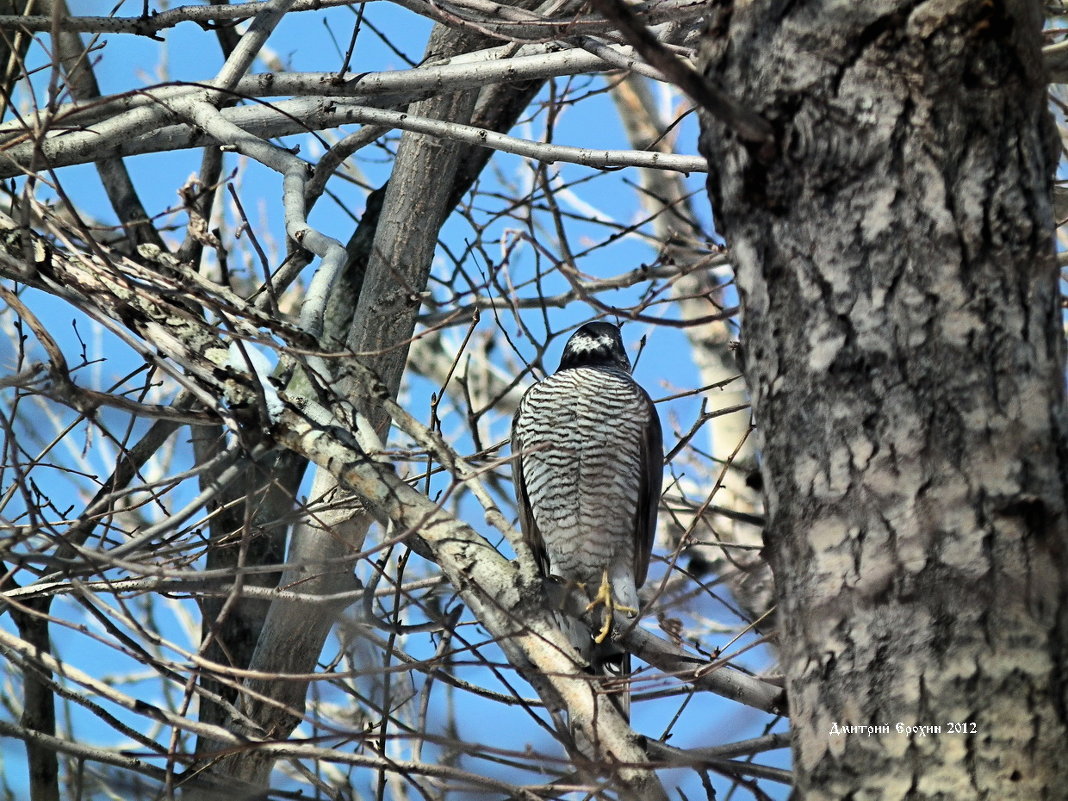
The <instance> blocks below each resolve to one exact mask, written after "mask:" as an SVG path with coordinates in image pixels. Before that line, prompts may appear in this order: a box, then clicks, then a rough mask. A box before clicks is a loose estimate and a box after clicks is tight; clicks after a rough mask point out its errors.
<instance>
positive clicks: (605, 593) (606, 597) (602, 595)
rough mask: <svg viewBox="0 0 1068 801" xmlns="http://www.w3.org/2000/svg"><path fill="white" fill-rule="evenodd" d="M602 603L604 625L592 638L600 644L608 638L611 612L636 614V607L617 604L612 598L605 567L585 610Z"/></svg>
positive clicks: (610, 626) (610, 628)
mask: <svg viewBox="0 0 1068 801" xmlns="http://www.w3.org/2000/svg"><path fill="white" fill-rule="evenodd" d="M600 605H603V606H604V609H605V615H604V625H602V626H601V630H600V631H599V632H597V636H596V637H594V638H593V641H594V642H595V643H597V644H598V645H600V644H601V643H603V642H604V641H605V640H606V639H608V633H609V632H610V631H611V630H612V613H613V612H614V611H615V610H617V609H618V610H619V611H620V612H632V613H634V614H638V610H637V609H632V608H631V607H629V606H617V605H616V602H615V601H614V600H613V599H612V585H610V584H609V583H608V570H607V569H605V571H604V574H603V576H602V577H601V586H600V587H598V588H597V595H595V596H594V597H593V600H592V601H590V602H589V603H588V604H587V605H586V611H587V612H589V611H590V610H592V609H595V608H596V607H598V606H600Z"/></svg>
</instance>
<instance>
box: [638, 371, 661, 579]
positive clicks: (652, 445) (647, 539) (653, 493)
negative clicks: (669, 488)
mask: <svg viewBox="0 0 1068 801" xmlns="http://www.w3.org/2000/svg"><path fill="white" fill-rule="evenodd" d="M642 394H643V395H645V401H646V405H647V411H646V415H647V417H646V422H645V426H644V429H645V430H644V431H643V432H642V434H643V436H642V447H641V470H642V475H641V485H640V487H639V489H638V509H637V514H636V520H635V524H636V525H635V527H634V584H635V586H636V587H640V586H642V584H644V583H645V574H646V573H647V572H648V571H649V556H650V554H651V553H652V550H653V539H654V538H655V537H656V516H657V511H658V509H659V507H660V489H661V486H662V485H663V483H664V435H663V433H662V432H661V430H660V417H659V416H658V415H657V413H656V407H655V406H654V405H653V401H652V400H651V399H650V398H649V395H648V394H647V393H646V392H645V391H644V390H642Z"/></svg>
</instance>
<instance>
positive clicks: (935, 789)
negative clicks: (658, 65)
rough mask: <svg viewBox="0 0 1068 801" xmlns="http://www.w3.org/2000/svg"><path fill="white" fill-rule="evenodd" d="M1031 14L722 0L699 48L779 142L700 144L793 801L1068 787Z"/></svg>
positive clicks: (1057, 364)
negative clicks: (734, 295) (732, 298)
mask: <svg viewBox="0 0 1068 801" xmlns="http://www.w3.org/2000/svg"><path fill="white" fill-rule="evenodd" d="M1041 12H1042V9H1041V6H1040V4H1039V3H1037V2H979V1H978V0H974V1H972V2H966V1H965V0H960V1H959V2H927V3H915V2H910V3H906V2H898V1H891V0H877V1H875V2H864V3H853V2H835V1H834V0H823V1H822V2H809V3H790V2H777V1H770V0H755V2H751V3H746V4H738V5H737V7H733V8H731V7H730V4H729V3H728V4H720V6H719V7H718V8H717V10H716V16H715V18H714V19H713V20H712V27H711V29H710V32H709V35H708V37H707V40H706V42H705V46H704V50H703V58H702V65H703V67H704V70H705V73H706V75H708V76H710V77H711V79H712V80H714V81H715V82H716V83H718V84H720V85H722V86H724V87H726V88H728V89H729V90H730V91H731V92H732V93H734V94H735V95H736V96H738V97H739V98H740V100H741V101H742V103H743V104H744V105H746V106H748V107H749V108H751V109H753V110H754V111H756V112H758V113H759V114H761V115H763V116H764V117H765V118H766V119H767V120H768V121H769V122H770V123H771V124H772V125H773V127H774V129H775V142H774V145H773V146H763V147H761V146H759V145H755V146H754V145H747V144H746V143H744V142H742V141H740V140H739V139H738V138H736V137H735V136H734V135H732V134H731V133H730V131H729V130H728V129H727V127H726V126H724V125H723V124H721V123H720V122H719V121H717V120H715V119H712V118H710V117H706V118H705V120H704V130H703V134H702V148H703V151H704V153H705V155H706V156H707V158H708V160H709V164H710V166H711V168H712V171H711V172H710V177H709V193H710V196H711V198H712V202H713V207H714V212H715V215H716V221H717V224H718V225H719V227H720V229H721V231H722V232H723V233H724V234H725V235H726V237H727V239H728V241H729V243H730V244H731V246H732V248H733V253H734V258H735V265H736V271H737V275H738V286H739V290H740V292H741V294H742V298H743V309H744V340H743V343H744V348H745V361H746V374H747V378H748V381H749V386H750V387H751V388H752V392H753V404H754V412H755V417H756V422H757V425H758V428H759V433H760V440H759V447H760V450H761V452H762V456H763V466H764V478H765V485H766V490H767V495H768V498H767V501H768V513H769V526H768V529H767V531H766V534H765V546H766V552H767V555H768V558H769V560H770V562H771V565H772V568H773V570H774V572H775V576H776V585H777V592H778V599H779V620H780V630H781V632H782V658H783V666H784V669H785V671H786V673H787V676H788V685H787V686H788V694H789V698H790V711H791V717H792V721H793V731H794V755H795V764H796V788H797V796H798V797H803V798H808V799H815V798H828V799H841V798H865V799H881V798H903V797H908V798H910V799H934V798H998V799H1016V798H1019V799H1038V798H1053V797H1063V794H1064V792H1065V790H1064V788H1065V787H1066V786H1068V761H1066V760H1065V759H1064V749H1065V743H1066V742H1068V712H1066V706H1068V705H1066V694H1065V693H1066V683H1065V682H1066V675H1068V673H1066V669H1068V664H1066V661H1068V660H1066V646H1068V571H1066V567H1068V565H1066V561H1068V556H1066V554H1068V551H1066V548H1068V516H1066V509H1065V504H1066V501H1065V499H1066V497H1068V448H1066V447H1065V434H1066V428H1068V425H1066V416H1065V393H1064V367H1065V363H1064V346H1063V332H1062V330H1061V325H1062V323H1061V312H1060V308H1059V304H1060V298H1059V294H1058V286H1057V270H1056V266H1055V263H1054V256H1053V246H1052V211H1051V205H1050V186H1051V177H1052V175H1053V170H1054V166H1055V163H1056V143H1055V141H1054V130H1053V126H1052V124H1051V121H1050V118H1049V115H1048V112H1047V110H1046V96H1045V77H1044V75H1043V72H1042V65H1041V60H1040V50H1039V44H1040V40H1039V31H1040V28H1041ZM852 726H857V727H861V728H860V730H853V729H847V728H845V727H852ZM869 727H882V728H877V729H875V730H874V731H872V730H869ZM916 727H920V728H916ZM922 727H930V728H927V729H925V728H922Z"/></svg>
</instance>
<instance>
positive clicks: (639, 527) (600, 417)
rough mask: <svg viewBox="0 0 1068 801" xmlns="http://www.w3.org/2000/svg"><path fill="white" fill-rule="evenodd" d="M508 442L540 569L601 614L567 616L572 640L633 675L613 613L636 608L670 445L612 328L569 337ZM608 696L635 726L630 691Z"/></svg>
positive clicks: (598, 667) (632, 612)
mask: <svg viewBox="0 0 1068 801" xmlns="http://www.w3.org/2000/svg"><path fill="white" fill-rule="evenodd" d="M511 446H512V454H513V457H514V458H513V463H512V477H513V481H514V483H515V491H516V499H517V503H518V508H519V524H520V528H521V530H522V535H523V540H524V541H525V542H526V543H527V544H528V545H529V546H530V548H531V550H532V551H533V553H534V557H535V560H536V562H537V565H538V570H539V571H540V573H541V575H542V576H543V577H544V578H546V579H549V578H556V579H562V580H563V581H564V582H566V583H568V584H571V585H575V586H578V587H580V588H582V589H583V590H584V591H585V593H586V596H587V597H588V599H589V606H588V607H587V609H586V612H591V611H593V610H595V609H596V608H597V607H603V612H602V614H603V622H602V624H601V625H600V626H599V627H597V626H596V623H593V624H591V625H590V626H587V625H586V624H584V623H581V622H579V621H575V620H574V618H571V619H570V620H567V621H565V625H564V626H563V628H564V630H565V633H566V634H567V636H568V638H569V640H570V641H571V644H572V645H573V647H574V648H575V649H576V651H577V652H578V654H579V656H581V657H582V659H584V660H586V661H587V662H588V664H589V668H588V669H589V672H590V673H592V674H593V675H595V676H603V677H608V678H626V677H627V676H629V675H630V658H629V654H627V653H626V651H624V650H623V649H622V648H620V647H619V646H618V645H615V644H614V643H613V642H612V641H611V640H610V639H609V637H608V635H609V634H610V632H611V626H612V620H613V610H618V611H621V612H624V613H625V614H627V615H628V616H631V617H634V616H636V615H637V614H638V611H639V601H638V589H639V588H640V587H641V585H642V584H643V583H644V582H645V578H646V573H647V572H648V568H649V559H650V555H651V552H652V547H653V539H654V536H655V534H656V520H657V507H658V504H659V501H660V489H661V485H662V482H663V461H664V449H663V435H662V432H661V428H660V418H659V417H658V416H657V413H656V408H655V407H654V406H653V402H652V400H651V399H650V397H649V394H648V393H647V392H646V391H645V390H644V389H643V388H642V387H641V386H640V385H639V384H638V383H637V382H636V381H635V380H634V378H632V377H631V363H630V359H629V358H628V357H627V352H626V349H625V348H624V347H623V339H622V337H621V335H620V330H619V328H618V327H617V326H616V325H614V324H612V323H609V322H603V321H601V322H592V323H587V324H586V325H583V326H582V327H580V328H579V329H578V330H577V331H575V333H574V334H572V335H571V337H570V339H568V341H567V344H566V345H565V346H564V350H563V354H562V356H561V358H560V366H559V368H558V369H557V370H556V372H555V373H553V374H552V375H550V376H548V377H547V378H545V379H544V380H542V381H539V382H537V383H535V384H534V385H533V386H531V387H530V388H529V389H528V390H527V391H526V392H525V393H524V395H523V397H522V399H521V400H520V402H519V408H518V409H517V410H516V413H515V416H514V418H513V420H512V441H511ZM594 620H595V618H594ZM612 700H613V703H615V705H616V707H617V709H619V711H620V713H621V714H622V715H623V716H624V718H626V719H629V713H630V701H629V692H628V691H626V690H625V689H623V690H616V691H615V692H614V693H613V695H612Z"/></svg>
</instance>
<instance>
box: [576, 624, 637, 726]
mask: <svg viewBox="0 0 1068 801" xmlns="http://www.w3.org/2000/svg"><path fill="white" fill-rule="evenodd" d="M587 636H589V634H588V633H587ZM590 673H592V674H593V675H594V676H595V677H597V679H598V681H599V682H600V685H601V686H600V687H598V688H596V689H597V690H598V692H602V693H604V694H605V696H606V697H607V698H608V700H610V701H611V702H612V705H613V706H614V707H615V708H616V709H617V710H619V714H620V715H622V716H623V720H625V721H627V722H628V723H629V722H630V683H629V681H628V680H629V678H630V654H629V653H627V652H626V651H624V650H623V649H622V648H620V647H619V646H617V645H615V644H614V643H612V642H611V641H610V640H605V641H604V642H603V643H596V642H595V643H593V649H592V652H591V654H590Z"/></svg>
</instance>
